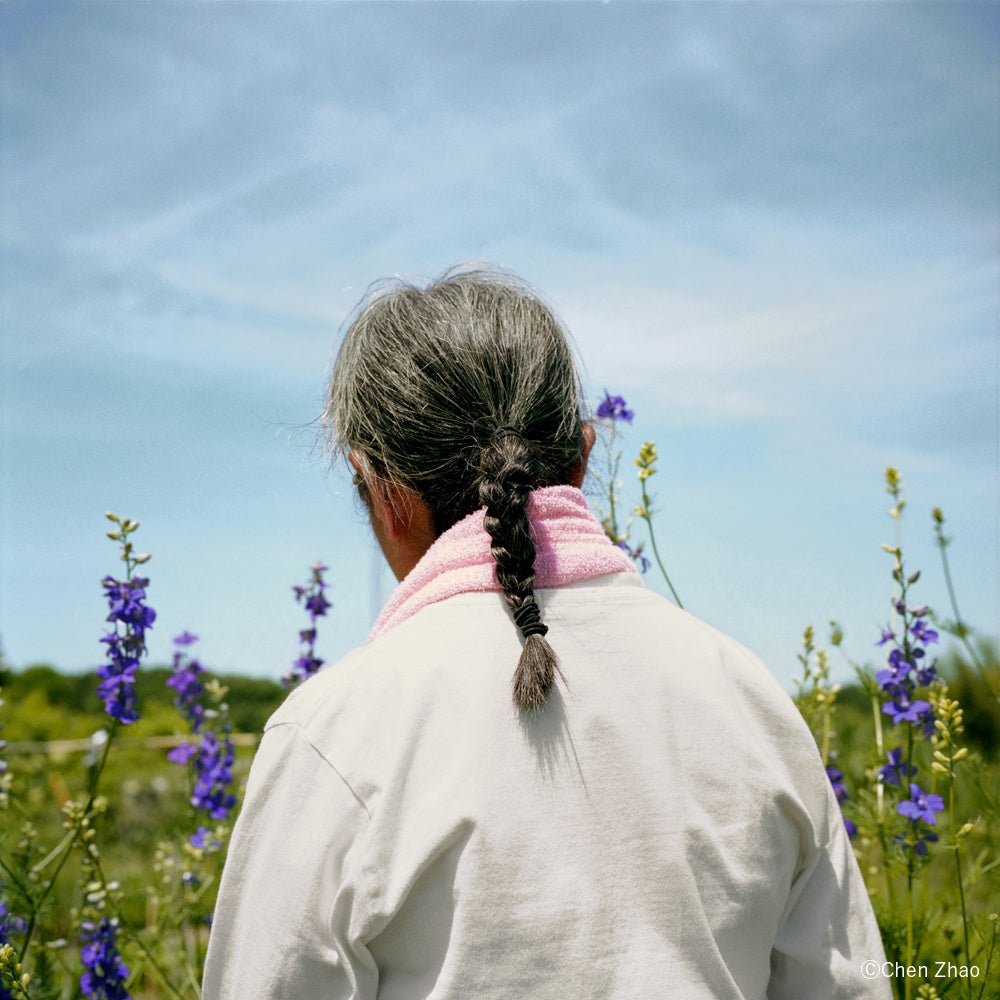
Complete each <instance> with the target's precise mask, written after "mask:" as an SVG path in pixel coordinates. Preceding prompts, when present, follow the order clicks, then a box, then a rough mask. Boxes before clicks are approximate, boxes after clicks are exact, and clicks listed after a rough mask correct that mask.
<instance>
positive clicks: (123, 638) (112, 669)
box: [97, 576, 156, 725]
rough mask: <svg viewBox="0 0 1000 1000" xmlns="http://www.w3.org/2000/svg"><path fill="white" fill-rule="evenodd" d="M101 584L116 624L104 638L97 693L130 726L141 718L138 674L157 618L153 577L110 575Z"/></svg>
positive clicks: (113, 621) (98, 671)
mask: <svg viewBox="0 0 1000 1000" xmlns="http://www.w3.org/2000/svg"><path fill="white" fill-rule="evenodd" d="M101 585H102V586H103V587H104V596H105V598H106V600H107V602H108V617H107V621H109V622H111V623H112V626H113V627H112V629H111V630H110V631H108V632H106V633H105V634H104V635H103V636H102V637H101V642H102V643H103V644H104V645H105V646H106V647H107V650H106V654H107V662H105V663H103V664H102V665H101V666H99V667H98V668H97V676H98V678H99V679H100V684H99V685H98V687H97V694H98V696H99V697H100V698H101V700H102V701H103V702H104V710H105V711H106V712H107V713H108V715H110V716H111V718H113V719H117V720H118V721H119V722H122V723H124V724H126V725H127V724H128V723H130V722H135V721H136V720H137V719H138V718H139V712H138V711H137V709H136V703H135V687H134V685H135V675H136V671H138V669H139V663H140V660H141V658H142V656H143V655H144V654H145V652H146V630H147V629H149V628H151V627H152V625H153V622H154V621H155V620H156V612H155V611H154V610H153V609H152V608H151V607H149V606H148V605H147V604H146V603H145V598H146V587H147V586H148V585H149V580H148V579H146V578H144V577H138V576H137V577H132V578H130V579H128V580H116V579H115V578H114V577H113V576H106V577H105V578H104V579H103V580H102V581H101Z"/></svg>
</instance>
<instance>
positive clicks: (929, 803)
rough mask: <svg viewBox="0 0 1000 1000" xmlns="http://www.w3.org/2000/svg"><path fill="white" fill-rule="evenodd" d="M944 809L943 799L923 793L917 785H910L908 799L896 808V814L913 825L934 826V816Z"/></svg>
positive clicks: (929, 793) (931, 793)
mask: <svg viewBox="0 0 1000 1000" xmlns="http://www.w3.org/2000/svg"><path fill="white" fill-rule="evenodd" d="M943 809H944V799H942V798H941V796H940V795H935V794H934V793H933V792H925V791H924V790H923V789H922V788H921V787H920V786H919V785H914V784H911V785H910V797H909V798H908V799H904V800H903V801H902V802H900V803H899V805H898V806H896V812H898V813H899V815H900V816H905V817H906V818H907V819H909V820H910V821H911V822H913V823H926V824H927V825H928V826H935V825H936V821H935V819H934V814H935V813H939V812H941V811H942V810H943Z"/></svg>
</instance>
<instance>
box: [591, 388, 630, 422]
mask: <svg viewBox="0 0 1000 1000" xmlns="http://www.w3.org/2000/svg"><path fill="white" fill-rule="evenodd" d="M597 416H598V417H599V418H600V419H602V420H624V421H625V422H626V423H627V424H630V423H632V418H633V417H634V416H635V413H633V411H632V410H630V409H628V407H627V406H626V405H625V400H624V399H623V398H622V397H621V396H612V395H611V393H609V392H608V390H607V389H605V390H604V399H602V400H601V401H600V403H598V404H597Z"/></svg>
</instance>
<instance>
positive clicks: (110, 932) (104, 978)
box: [80, 917, 130, 1000]
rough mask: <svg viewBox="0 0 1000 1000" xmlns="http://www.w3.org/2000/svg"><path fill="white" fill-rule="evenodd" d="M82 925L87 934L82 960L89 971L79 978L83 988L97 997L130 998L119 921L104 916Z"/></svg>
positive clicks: (88, 994) (117, 999) (81, 954)
mask: <svg viewBox="0 0 1000 1000" xmlns="http://www.w3.org/2000/svg"><path fill="white" fill-rule="evenodd" d="M81 927H82V929H83V931H84V934H85V935H86V936H85V938H84V944H83V948H82V949H81V951H80V960H81V962H82V963H83V965H84V967H85V968H86V970H87V971H86V972H84V974H83V975H82V976H81V977H80V991H81V992H82V993H83V995H84V996H86V997H95V998H98V1000H130V994H129V993H128V991H127V990H126V989H125V980H126V979H128V974H129V971H128V966H127V965H126V964H125V963H124V962H123V961H122V958H121V955H119V954H118V922H117V921H116V920H109V919H108V918H107V917H102V918H101V919H100V920H99V921H98V922H97V923H96V924H95V923H93V922H92V921H89V920H88V921H85V922H84V923H83V924H81Z"/></svg>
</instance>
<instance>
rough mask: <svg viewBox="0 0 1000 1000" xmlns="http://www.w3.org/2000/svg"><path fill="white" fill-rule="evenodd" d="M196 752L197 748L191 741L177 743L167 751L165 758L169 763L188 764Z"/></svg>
mask: <svg viewBox="0 0 1000 1000" xmlns="http://www.w3.org/2000/svg"><path fill="white" fill-rule="evenodd" d="M197 752H198V748H197V747H196V746H195V745H194V744H193V743H179V744H178V745H177V746H175V747H174V748H173V750H170V751H168V753H167V760H169V761H170V763H171V764H188V763H190V761H191V758H192V757H193V756H194V755H195V754H196V753H197Z"/></svg>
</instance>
